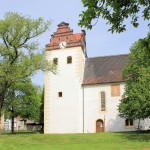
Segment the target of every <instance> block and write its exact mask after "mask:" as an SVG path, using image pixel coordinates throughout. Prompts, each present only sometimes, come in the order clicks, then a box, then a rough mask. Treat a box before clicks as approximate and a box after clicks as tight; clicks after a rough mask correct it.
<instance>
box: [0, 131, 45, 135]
mask: <svg viewBox="0 0 150 150" xmlns="http://www.w3.org/2000/svg"><path fill="white" fill-rule="evenodd" d="M2 134H3V135H6V134H7V135H8V134H9V135H14V134H43V132H42V131H27V130H21V131H15V132H14V133H11V132H10V131H5V132H4V133H2Z"/></svg>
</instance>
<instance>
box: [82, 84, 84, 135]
mask: <svg viewBox="0 0 150 150" xmlns="http://www.w3.org/2000/svg"><path fill="white" fill-rule="evenodd" d="M82 86H83V94H82V96H83V97H82V98H83V133H84V85H82Z"/></svg>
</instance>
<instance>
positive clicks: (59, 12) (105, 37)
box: [0, 0, 149, 86]
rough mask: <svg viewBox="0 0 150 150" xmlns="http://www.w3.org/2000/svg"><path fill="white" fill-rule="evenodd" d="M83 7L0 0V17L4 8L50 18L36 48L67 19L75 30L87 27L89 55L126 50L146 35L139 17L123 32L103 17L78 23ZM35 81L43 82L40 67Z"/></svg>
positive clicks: (66, 0) (72, 0) (69, 2)
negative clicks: (113, 29)
mask: <svg viewBox="0 0 150 150" xmlns="http://www.w3.org/2000/svg"><path fill="white" fill-rule="evenodd" d="M83 10H85V8H84V7H83V4H82V2H81V0H42V1H40V0H1V1H0V19H3V17H4V14H5V13H6V12H18V13H19V14H22V15H24V16H30V17H31V18H35V19H36V18H39V17H42V18H43V19H44V20H45V21H46V20H51V21H52V24H51V26H50V30H49V31H47V32H45V33H44V34H43V35H41V36H40V37H39V38H38V41H39V43H40V46H39V48H40V49H44V48H45V45H46V44H48V43H49V41H50V38H51V35H52V34H53V33H54V32H55V31H56V29H57V25H58V24H59V23H61V22H62V21H63V22H67V23H69V26H70V28H71V29H73V31H74V33H80V32H81V30H82V29H84V30H85V31H86V43H87V55H88V57H97V56H108V55H118V54H128V53H129V48H130V47H131V45H132V44H133V43H134V42H135V41H137V40H138V39H140V38H144V37H146V35H147V33H148V31H149V30H148V27H147V22H144V21H143V20H139V22H140V26H139V27H138V28H134V27H132V26H131V25H130V20H129V19H128V21H127V30H126V31H125V32H123V33H120V34H119V33H113V34H112V33H111V32H108V29H109V26H108V25H106V21H104V20H103V19H99V21H98V23H97V24H96V25H95V26H94V27H93V29H92V30H87V29H85V28H81V27H79V26H78V22H79V20H80V17H79V14H81V12H82V11H83ZM33 82H34V84H36V85H40V86H43V84H44V74H43V73H42V72H41V71H40V72H38V73H37V74H36V75H35V76H34V77H33Z"/></svg>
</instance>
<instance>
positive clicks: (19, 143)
mask: <svg viewBox="0 0 150 150" xmlns="http://www.w3.org/2000/svg"><path fill="white" fill-rule="evenodd" d="M0 150H150V133H140V134H139V135H137V133H135V132H128V133H126V132H125V133H95V134H92V133H89V134H46V135H44V134H40V133H25V132H22V133H16V134H8V133H7V134H2V135H0Z"/></svg>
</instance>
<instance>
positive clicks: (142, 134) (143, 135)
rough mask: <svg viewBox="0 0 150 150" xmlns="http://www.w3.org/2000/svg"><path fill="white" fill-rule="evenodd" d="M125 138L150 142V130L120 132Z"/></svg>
mask: <svg viewBox="0 0 150 150" xmlns="http://www.w3.org/2000/svg"><path fill="white" fill-rule="evenodd" d="M118 133H119V136H120V137H121V138H123V139H127V140H131V141H143V142H144V141H145V142H150V131H149V130H148V131H133V132H132V131H131V132H118Z"/></svg>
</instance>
